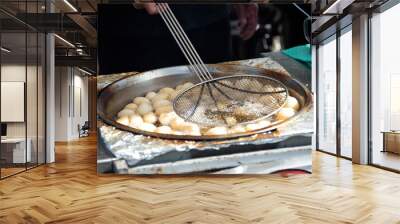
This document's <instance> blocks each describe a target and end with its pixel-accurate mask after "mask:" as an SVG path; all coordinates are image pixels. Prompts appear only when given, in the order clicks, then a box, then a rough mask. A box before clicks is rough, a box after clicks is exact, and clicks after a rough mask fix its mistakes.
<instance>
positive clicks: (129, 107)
mask: <svg viewBox="0 0 400 224" xmlns="http://www.w3.org/2000/svg"><path fill="white" fill-rule="evenodd" d="M125 108H126V109H130V110H133V111H136V109H137V108H138V105H137V104H135V103H130V104H128V105H126V106H125Z"/></svg>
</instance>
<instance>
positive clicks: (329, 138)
mask: <svg viewBox="0 0 400 224" xmlns="http://www.w3.org/2000/svg"><path fill="white" fill-rule="evenodd" d="M335 38H336V36H334V37H332V38H330V39H329V40H328V41H326V43H324V44H322V45H320V46H319V48H318V61H317V63H318V71H317V76H318V77H317V80H318V84H317V85H318V89H317V91H318V93H317V102H318V105H317V106H318V121H317V123H318V133H317V148H318V149H319V150H322V151H326V152H330V153H336V143H337V142H336V39H335Z"/></svg>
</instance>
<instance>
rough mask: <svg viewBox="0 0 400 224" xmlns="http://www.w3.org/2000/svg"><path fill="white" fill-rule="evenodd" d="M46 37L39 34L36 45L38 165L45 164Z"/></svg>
mask: <svg viewBox="0 0 400 224" xmlns="http://www.w3.org/2000/svg"><path fill="white" fill-rule="evenodd" d="M45 44H46V37H45V35H44V34H39V45H38V61H39V63H38V144H37V145H38V163H39V164H43V163H45V158H46V149H45V140H46V139H45V124H46V123H45V122H46V118H45V114H46V113H45V111H46V108H45V99H46V98H45V97H46V96H45V93H46V91H45V87H46V84H45V81H46V78H45V77H46V76H45V75H46V74H45V60H46V52H45Z"/></svg>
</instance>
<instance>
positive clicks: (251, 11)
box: [234, 4, 258, 40]
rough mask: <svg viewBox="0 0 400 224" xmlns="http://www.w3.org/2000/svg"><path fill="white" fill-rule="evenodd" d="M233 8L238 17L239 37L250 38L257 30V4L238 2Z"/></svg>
mask: <svg viewBox="0 0 400 224" xmlns="http://www.w3.org/2000/svg"><path fill="white" fill-rule="evenodd" d="M234 9H235V11H236V14H237V16H238V18H239V29H240V37H241V38H242V39H243V40H248V39H250V38H251V37H252V36H253V35H254V33H255V32H256V30H257V24H258V6H257V4H239V5H235V6H234Z"/></svg>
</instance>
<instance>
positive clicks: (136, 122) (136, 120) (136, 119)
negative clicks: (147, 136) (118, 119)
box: [129, 114, 143, 128]
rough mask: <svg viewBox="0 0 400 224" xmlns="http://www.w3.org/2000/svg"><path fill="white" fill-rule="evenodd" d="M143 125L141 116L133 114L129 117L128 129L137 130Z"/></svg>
mask: <svg viewBox="0 0 400 224" xmlns="http://www.w3.org/2000/svg"><path fill="white" fill-rule="evenodd" d="M142 124H143V119H142V117H141V116H139V115H137V114H135V115H132V116H130V117H129V127H132V128H138V127H139V126H140V125H142Z"/></svg>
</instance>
